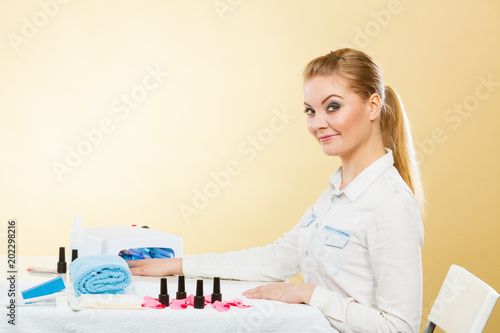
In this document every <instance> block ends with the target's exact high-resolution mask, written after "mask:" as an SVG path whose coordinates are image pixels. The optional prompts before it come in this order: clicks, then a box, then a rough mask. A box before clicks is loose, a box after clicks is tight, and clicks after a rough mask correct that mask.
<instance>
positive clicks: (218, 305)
mask: <svg viewBox="0 0 500 333" xmlns="http://www.w3.org/2000/svg"><path fill="white" fill-rule="evenodd" d="M212 306H213V307H214V308H215V310H217V311H219V312H226V311H229V309H230V308H231V307H230V306H229V304H227V303H226V302H221V301H215V302H214V303H213V304H212Z"/></svg>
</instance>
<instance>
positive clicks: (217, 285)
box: [212, 277, 222, 304]
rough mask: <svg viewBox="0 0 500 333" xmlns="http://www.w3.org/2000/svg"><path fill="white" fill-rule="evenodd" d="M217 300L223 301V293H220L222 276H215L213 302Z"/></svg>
mask: <svg viewBox="0 0 500 333" xmlns="http://www.w3.org/2000/svg"><path fill="white" fill-rule="evenodd" d="M215 301H220V302H222V294H221V293H220V278H219V277H214V289H213V292H212V304H213V303H214V302H215Z"/></svg>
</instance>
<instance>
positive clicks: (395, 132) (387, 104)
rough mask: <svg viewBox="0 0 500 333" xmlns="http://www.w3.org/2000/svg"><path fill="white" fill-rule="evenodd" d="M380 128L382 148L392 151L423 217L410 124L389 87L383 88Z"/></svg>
mask: <svg viewBox="0 0 500 333" xmlns="http://www.w3.org/2000/svg"><path fill="white" fill-rule="evenodd" d="M380 127H381V130H382V137H383V141H384V146H385V147H387V148H389V149H391V150H392V152H393V156H394V166H395V167H396V169H397V170H398V172H399V174H400V175H401V178H403V180H404V181H405V182H406V184H407V185H408V187H409V188H410V189H411V190H412V192H413V194H414V195H415V197H416V199H417V202H418V204H419V206H420V211H421V214H422V215H424V206H425V198H424V191H423V188H422V182H421V180H420V171H419V168H418V161H417V155H416V152H415V147H414V146H413V140H412V137H411V130H410V124H409V122H408V118H407V117H406V112H405V110H404V106H403V103H402V102H401V99H400V98H399V95H398V94H397V93H396V91H394V89H392V88H391V87H389V86H385V101H384V106H383V109H382V112H381V118H380Z"/></svg>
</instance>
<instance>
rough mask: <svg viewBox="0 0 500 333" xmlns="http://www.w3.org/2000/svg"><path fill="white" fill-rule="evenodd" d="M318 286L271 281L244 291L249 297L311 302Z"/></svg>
mask: <svg viewBox="0 0 500 333" xmlns="http://www.w3.org/2000/svg"><path fill="white" fill-rule="evenodd" d="M314 288H316V286H315V285H313V284H308V283H287V282H281V283H270V284H266V285H263V286H259V287H257V288H253V289H250V290H247V291H245V292H243V296H246V297H248V298H263V299H268V300H272V301H281V302H286V303H305V304H309V301H310V300H311V296H312V293H313V291H314Z"/></svg>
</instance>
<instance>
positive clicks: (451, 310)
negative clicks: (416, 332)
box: [427, 265, 498, 333]
mask: <svg viewBox="0 0 500 333" xmlns="http://www.w3.org/2000/svg"><path fill="white" fill-rule="evenodd" d="M497 300H498V293H497V292H496V291H495V290H494V289H493V288H491V287H490V286H488V285H487V284H486V283H484V282H483V281H481V280H480V279H478V278H477V277H475V276H474V275H472V274H471V273H469V272H468V271H467V270H466V269H464V268H462V267H460V266H457V265H451V267H450V270H449V271H448V274H447V275H446V278H445V280H444V283H443V285H442V286H441V290H440V291H439V294H438V296H437V298H436V301H435V302H434V305H433V306H432V309H431V312H430V313H429V316H428V317H427V319H428V320H429V322H430V323H429V324H431V326H433V325H432V324H434V325H436V326H438V327H439V328H441V329H442V330H443V331H445V332H449V333H480V332H482V331H483V329H484V327H485V326H486V323H487V322H488V319H489V318H490V315H491V312H492V311H493V308H494V307H495V304H496V302H497ZM428 326H429V325H428Z"/></svg>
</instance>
